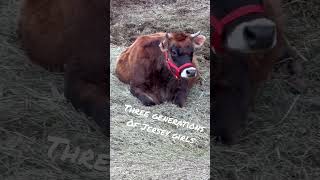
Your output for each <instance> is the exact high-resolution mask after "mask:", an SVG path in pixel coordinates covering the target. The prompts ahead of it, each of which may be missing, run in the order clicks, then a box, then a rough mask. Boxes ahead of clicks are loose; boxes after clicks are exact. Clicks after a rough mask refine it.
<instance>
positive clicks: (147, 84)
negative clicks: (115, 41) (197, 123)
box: [116, 32, 206, 107]
mask: <svg viewBox="0 0 320 180" xmlns="http://www.w3.org/2000/svg"><path fill="white" fill-rule="evenodd" d="M205 40H206V38H205V36H203V35H200V33H199V32H198V33H195V34H187V33H180V32H179V33H162V32H161V33H155V34H150V35H144V36H140V37H138V38H137V39H136V40H135V42H134V43H133V44H132V45H131V46H130V47H128V48H127V49H126V50H125V51H123V52H122V53H121V55H120V57H119V58H118V60H117V66H116V75H117V77H118V78H119V79H120V80H121V81H122V82H124V83H126V84H129V85H130V92H131V93H132V94H133V95H134V96H135V97H137V98H138V99H139V100H140V101H141V102H142V103H143V104H144V105H146V106H152V105H156V104H161V103H163V102H165V101H170V102H173V103H174V104H176V105H178V106H179V107H182V106H184V104H185V102H186V98H187V95H188V92H189V90H190V88H191V87H192V86H193V85H194V84H195V83H196V82H197V80H198V79H199V72H198V66H197V61H196V59H195V58H194V56H193V54H194V49H195V48H198V47H201V46H202V45H203V43H204V42H205Z"/></svg>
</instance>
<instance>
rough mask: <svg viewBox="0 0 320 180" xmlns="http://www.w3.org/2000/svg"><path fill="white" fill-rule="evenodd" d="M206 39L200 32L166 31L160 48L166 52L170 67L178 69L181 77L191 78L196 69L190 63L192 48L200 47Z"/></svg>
mask: <svg viewBox="0 0 320 180" xmlns="http://www.w3.org/2000/svg"><path fill="white" fill-rule="evenodd" d="M205 40H206V38H205V36H203V35H200V32H198V33H195V34H185V33H167V34H166V37H165V39H164V40H163V41H162V42H161V43H160V45H159V46H160V49H161V51H162V52H164V53H166V54H167V56H168V57H167V58H168V59H169V60H168V61H171V62H169V63H170V65H169V66H171V67H170V68H171V69H173V70H174V71H176V72H177V71H178V74H177V76H180V77H181V78H186V79H187V78H193V77H195V76H196V75H197V69H196V68H195V67H194V66H193V65H192V59H193V53H194V49H195V48H198V47H201V46H202V45H203V43H204V41H205Z"/></svg>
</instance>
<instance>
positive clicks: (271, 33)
mask: <svg viewBox="0 0 320 180" xmlns="http://www.w3.org/2000/svg"><path fill="white" fill-rule="evenodd" d="M211 7H212V10H211V16H213V17H215V18H216V19H217V20H218V21H225V20H227V19H228V18H229V19H230V16H233V17H236V18H235V19H234V20H232V21H231V22H229V23H227V24H225V25H224V26H223V28H224V29H223V34H222V35H221V36H222V37H221V41H222V42H221V46H222V47H223V48H225V49H226V50H230V51H236V52H240V53H256V52H261V51H267V50H269V49H272V48H273V47H275V45H276V43H277V34H276V24H275V22H273V21H272V20H271V19H269V18H268V17H267V16H266V14H265V13H264V12H263V8H264V1H263V0H223V1H222V0H221V1H220V0H219V1H215V2H214V3H213V4H212V6H211ZM259 7H260V8H262V11H260V10H257V9H259ZM239 14H241V15H240V16H239ZM228 16H229V17H228ZM213 26H214V25H213ZM213 41H214V40H213Z"/></svg>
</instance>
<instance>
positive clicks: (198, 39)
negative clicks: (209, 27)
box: [193, 35, 206, 48]
mask: <svg viewBox="0 0 320 180" xmlns="http://www.w3.org/2000/svg"><path fill="white" fill-rule="evenodd" d="M205 41H206V37H205V36H204V35H198V36H196V37H194V38H193V47H195V48H199V47H201V46H202V45H203V44H204V42H205Z"/></svg>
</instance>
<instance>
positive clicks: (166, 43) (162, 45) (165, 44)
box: [159, 33, 172, 52]
mask: <svg viewBox="0 0 320 180" xmlns="http://www.w3.org/2000/svg"><path fill="white" fill-rule="evenodd" d="M170 38H172V34H171V33H166V36H165V38H164V40H163V41H162V42H161V43H160V44H159V47H160V49H161V51H162V52H165V51H168V48H169V40H170Z"/></svg>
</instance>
